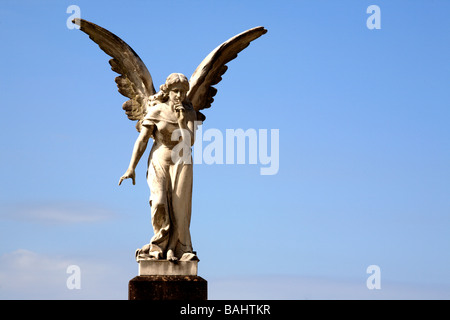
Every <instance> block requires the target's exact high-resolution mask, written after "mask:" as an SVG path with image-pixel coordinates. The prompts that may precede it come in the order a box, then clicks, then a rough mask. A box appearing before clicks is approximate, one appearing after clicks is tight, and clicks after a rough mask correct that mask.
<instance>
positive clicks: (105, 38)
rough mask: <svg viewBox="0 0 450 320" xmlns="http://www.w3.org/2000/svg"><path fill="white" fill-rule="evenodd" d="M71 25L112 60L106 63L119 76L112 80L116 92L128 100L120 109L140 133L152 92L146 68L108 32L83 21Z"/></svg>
mask: <svg viewBox="0 0 450 320" xmlns="http://www.w3.org/2000/svg"><path fill="white" fill-rule="evenodd" d="M73 23H75V24H77V25H79V26H80V30H81V31H83V32H85V33H87V34H88V35H89V38H90V39H91V40H92V41H94V42H95V43H97V44H98V46H99V47H100V49H102V50H103V51H104V52H105V53H106V54H107V55H109V56H111V57H112V59H111V60H109V64H110V65H111V69H112V70H113V71H114V72H117V73H118V74H120V76H118V77H116V78H115V81H116V83H117V87H118V88H119V92H120V93H121V94H122V95H124V96H125V97H128V98H130V100H127V101H125V102H124V104H123V105H122V108H123V109H124V110H125V113H126V115H127V116H128V119H130V120H133V121H138V122H137V124H136V129H137V130H138V131H140V128H141V123H142V120H143V118H144V116H145V113H146V111H147V105H148V100H149V98H150V96H151V95H153V94H155V93H156V91H155V88H154V86H153V80H152V77H151V75H150V72H149V71H148V69H147V67H146V66H145V64H144V63H143V62H142V60H141V58H139V56H138V55H137V54H136V52H134V50H133V49H132V48H131V47H130V46H129V45H128V44H126V43H125V41H123V40H122V39H120V38H119V37H118V36H116V35H115V34H113V33H111V32H110V31H108V30H106V29H104V28H102V27H100V26H98V25H96V24H95V23H92V22H89V21H86V20H83V19H78V18H77V19H74V20H73Z"/></svg>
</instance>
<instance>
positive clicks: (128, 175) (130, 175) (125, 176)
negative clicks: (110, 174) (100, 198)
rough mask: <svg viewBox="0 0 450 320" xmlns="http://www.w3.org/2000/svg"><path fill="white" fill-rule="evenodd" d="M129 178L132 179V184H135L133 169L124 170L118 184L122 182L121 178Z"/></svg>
mask: <svg viewBox="0 0 450 320" xmlns="http://www.w3.org/2000/svg"><path fill="white" fill-rule="evenodd" d="M129 178H131V179H133V185H135V184H136V180H135V179H136V173H135V172H134V170H133V169H128V170H127V172H125V174H124V175H123V176H122V177H120V180H119V186H120V184H121V183H122V181H123V180H125V179H129Z"/></svg>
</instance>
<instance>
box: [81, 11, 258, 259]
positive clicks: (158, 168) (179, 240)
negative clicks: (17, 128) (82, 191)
mask: <svg viewBox="0 0 450 320" xmlns="http://www.w3.org/2000/svg"><path fill="white" fill-rule="evenodd" d="M73 23H75V24H77V25H79V26H80V29H81V30H82V31H83V32H85V33H87V34H88V35H89V38H91V40H93V41H94V42H95V43H97V44H98V45H99V47H100V49H102V50H103V51H104V52H105V53H106V54H108V55H109V56H111V57H112V59H111V60H109V63H110V65H111V69H112V70H113V71H114V72H117V73H118V74H120V76H118V77H116V78H115V82H116V83H117V86H118V88H119V92H120V93H121V94H122V95H124V96H125V97H128V98H129V100H128V101H126V102H125V103H124V104H123V105H122V108H123V109H124V110H125V113H126V115H127V116H128V119H130V120H133V121H137V124H136V129H137V131H138V132H139V136H138V138H137V140H136V142H135V144H134V148H133V153H132V155H131V160H130V164H129V167H128V169H127V170H126V172H125V173H124V175H123V176H122V177H121V178H120V180H119V185H120V184H121V183H122V181H123V180H125V179H132V182H133V185H134V184H135V178H136V177H135V168H136V166H137V164H138V162H139V160H140V158H141V156H142V155H143V153H144V152H145V150H146V148H147V144H148V141H149V140H150V138H152V139H153V141H154V142H153V146H152V148H151V151H150V155H149V159H148V168H147V182H148V185H149V187H150V208H151V221H152V226H153V231H154V235H153V237H152V238H151V240H150V243H148V244H146V245H144V246H143V247H142V248H141V249H137V250H136V259H137V260H139V259H144V260H146V259H167V260H169V261H174V262H175V261H177V260H181V261H183V260H198V258H197V256H196V253H195V252H194V251H193V248H192V242H191V235H190V231H189V227H190V221H191V202H192V182H193V162H192V158H191V155H190V151H191V147H192V146H193V144H194V141H195V131H196V129H197V125H198V124H199V123H202V122H203V121H204V120H205V116H204V115H203V114H202V113H201V112H200V111H201V110H203V109H206V108H209V107H210V106H211V103H212V102H213V101H214V99H213V97H214V96H215V94H216V93H217V89H216V88H214V87H213V85H216V84H218V83H219V82H220V81H221V80H222V75H223V74H224V73H225V71H226V70H227V66H226V64H227V63H228V62H229V61H231V60H233V59H234V58H236V57H237V55H238V53H239V52H241V51H242V50H243V49H245V48H246V47H247V46H248V45H249V44H250V42H251V41H253V40H255V39H257V38H259V37H260V36H261V35H263V34H265V33H266V32H267V30H266V29H264V28H263V27H256V28H253V29H250V30H247V31H245V32H243V33H240V34H238V35H236V36H234V37H232V38H231V39H229V40H228V41H225V42H224V43H222V44H221V45H220V46H218V47H217V48H216V49H214V50H213V51H212V52H211V53H210V54H209V55H208V56H207V57H206V58H205V59H204V60H203V61H202V62H201V63H200V65H199V66H198V67H197V69H196V70H195V71H194V73H193V74H192V76H191V78H190V79H189V80H188V79H187V78H186V77H185V76H184V75H183V74H180V73H172V74H170V75H169V76H168V77H167V79H166V81H165V83H164V84H163V85H161V86H160V88H159V89H160V91H159V92H156V91H155V88H154V86H153V80H152V77H151V76H150V73H149V71H148V70H147V68H146V66H145V64H144V63H143V62H142V60H141V59H140V58H139V56H138V55H137V54H136V53H135V52H134V50H133V49H132V48H131V47H130V46H128V45H127V44H126V43H125V42H124V41H123V40H122V39H120V38H119V37H117V36H116V35H114V34H113V33H111V32H109V31H108V30H106V29H104V28H101V27H99V26H98V25H96V24H94V23H92V22H89V21H86V20H83V19H74V20H73ZM174 137H175V138H174ZM180 143H182V144H184V146H187V148H182V149H179V148H176V147H177V146H179V144H180ZM175 149H177V152H174V151H175ZM186 150H187V151H186ZM179 151H181V152H179ZM174 153H176V154H178V153H179V154H181V153H184V154H183V155H182V156H178V157H177V156H176V157H174ZM187 153H189V154H187Z"/></svg>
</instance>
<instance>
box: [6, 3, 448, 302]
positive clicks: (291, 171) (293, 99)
mask: <svg viewBox="0 0 450 320" xmlns="http://www.w3.org/2000/svg"><path fill="white" fill-rule="evenodd" d="M70 5H77V6H78V7H79V8H80V10H81V18H83V19H86V20H89V21H92V22H94V23H96V24H98V25H100V26H102V27H104V28H106V29H108V30H110V31H111V32H113V33H115V34H116V35H117V36H119V37H121V38H122V39H123V40H124V41H126V42H127V43H128V44H129V45H130V46H131V47H132V48H133V49H134V50H135V51H136V52H137V53H138V54H139V55H140V57H141V58H142V60H143V61H144V63H145V64H146V65H147V68H148V69H149V71H150V73H151V75H152V77H153V81H154V83H155V87H159V85H161V84H162V83H163V82H164V80H165V78H166V77H167V75H169V74H170V73H172V72H181V73H184V74H186V75H187V76H188V77H190V75H191V74H192V72H193V71H194V70H195V68H196V67H197V65H198V64H199V63H200V62H201V60H202V59H203V58H204V57H205V56H206V55H207V54H208V53H209V52H210V51H211V50H213V49H214V48H215V47H216V46H217V45H219V44H220V43H222V42H223V41H225V40H227V39H228V38H230V37H232V36H234V35H236V34H238V33H240V32H242V31H244V30H247V29H249V28H252V27H255V26H264V27H265V28H267V29H268V33H267V34H265V35H264V36H262V37H261V38H259V39H257V40H256V41H254V42H253V43H252V44H251V45H250V46H249V47H248V48H246V49H245V50H244V51H243V52H242V53H241V54H240V55H239V56H238V57H237V58H236V59H235V60H233V61H232V62H230V63H229V64H228V67H229V69H228V71H227V73H226V74H225V75H224V76H223V80H222V82H220V83H219V84H218V85H217V88H218V93H217V95H216V97H215V102H214V103H213V105H212V107H211V108H210V109H208V110H206V111H205V112H204V113H205V115H206V117H207V119H206V121H205V123H204V124H203V126H202V130H203V131H202V132H203V133H206V132H210V133H211V132H216V133H217V132H220V133H222V135H223V137H224V140H225V136H226V130H227V129H232V130H237V129H243V130H250V131H254V132H257V133H260V132H263V131H264V130H267V132H268V133H269V137H270V132H271V130H274V131H276V130H278V131H277V132H278V133H279V140H277V141H275V142H274V143H273V144H270V143H269V145H268V150H269V151H270V150H272V151H273V152H275V153H276V150H277V148H276V147H278V150H279V152H278V153H277V156H278V159H279V166H278V170H277V171H276V174H273V175H261V168H263V167H267V165H264V164H263V162H262V161H261V158H259V157H258V159H257V161H256V163H249V160H248V158H247V159H246V162H245V163H244V164H237V163H236V162H235V163H234V164H217V163H216V164H206V163H202V164H195V166H194V191H193V212H192V221H191V234H192V241H193V246H194V250H196V251H197V254H198V256H199V258H200V263H199V275H200V276H201V277H203V278H205V279H206V280H207V281H208V285H209V298H210V299H266V298H268V299H360V298H361V299H380V298H381V299H383V298H386V299H435V298H437V299H449V298H450V273H449V269H450V254H449V252H450V233H449V227H450V196H449V195H450V143H449V141H450V140H449V139H450V126H449V120H450V90H449V89H450V88H449V84H450V20H449V19H448V17H449V14H450V2H448V1H437V0H436V1H381V0H376V1H312V0H309V1H253V0H252V1H250V0H248V1H237V0H232V1H206V0H192V1H138V0H130V1H95V2H94V1H75V0H73V1H72V0H70V1H68V0H64V1H61V0H58V1H56V0H54V1H22V0H14V1H12V0H2V3H1V5H0V39H1V43H2V50H0V65H1V70H2V75H3V76H2V77H1V78H0V95H1V100H0V101H1V113H2V116H1V117H0V128H1V135H0V144H1V149H0V150H1V153H0V168H1V169H2V174H1V176H2V179H1V180H2V183H1V186H0V299H127V285H128V281H129V280H130V279H131V278H133V277H134V276H136V275H137V268H138V266H137V263H136V262H135V260H134V251H135V249H136V248H138V247H141V246H142V245H143V244H145V243H148V241H149V239H150V237H151V236H152V234H153V231H152V228H151V224H150V209H149V205H148V197H149V189H148V186H147V183H146V181H145V172H146V157H147V155H148V150H147V153H146V154H145V155H144V157H143V160H142V161H141V163H139V165H138V167H137V171H136V173H137V180H136V185H134V186H133V185H132V184H131V182H130V181H129V180H126V181H125V182H124V183H123V184H122V185H121V186H120V187H119V186H118V185H117V183H118V180H119V178H120V176H121V175H122V174H123V173H124V172H125V170H126V169H127V167H128V163H129V160H130V156H131V152H132V148H133V144H134V141H135V139H136V137H137V132H136V130H135V128H134V123H133V122H131V121H129V120H128V119H127V117H126V116H125V114H124V111H123V110H122V109H121V105H122V103H123V102H124V101H126V100H127V99H126V98H125V97H123V96H122V95H120V94H119V93H118V92H117V88H116V84H115V83H114V77H115V76H116V75H117V74H115V73H114V72H113V71H111V70H110V67H109V64H108V60H109V57H108V56H107V55H106V54H105V53H104V52H103V51H101V50H100V49H99V48H98V46H97V45H96V44H95V43H94V42H92V41H91V40H90V39H89V38H88V36H87V35H86V34H84V33H83V32H81V31H80V30H77V29H69V28H68V27H67V25H66V21H67V19H69V17H70V16H71V14H72V11H70V10H69V13H67V9H68V7H69V6H70ZM370 5H377V6H378V8H379V9H380V16H379V18H380V19H379V21H378V22H379V23H380V27H381V28H380V29H369V28H368V26H367V20H368V19H369V20H370V17H371V15H372V13H367V8H368V7H369V6H370ZM370 21H372V20H370ZM208 130H210V131H208ZM211 130H212V131H211ZM258 138H260V139H259V142H261V140H262V139H261V137H258ZM201 141H202V142H203V144H202V148H204V149H205V148H207V146H208V145H209V144H210V143H211V141H208V137H205V136H202V137H201ZM223 142H224V144H225V143H226V141H223ZM225 151H226V150H225V147H224V152H225ZM247 152H248V153H250V151H249V150H247ZM269 153H270V152H269ZM274 156H275V154H274ZM224 159H225V154H224ZM274 159H275V158H274ZM224 162H225V161H224ZM71 265H75V266H78V267H79V270H80V275H81V277H80V279H81V288H80V289H72V290H71V289H69V288H68V287H67V279H68V277H69V276H70V274H69V273H67V268H68V267H69V266H71ZM371 265H376V266H378V267H379V270H380V272H381V273H380V274H379V276H380V277H379V280H380V281H381V288H380V289H373V290H369V289H368V287H367V283H366V281H367V279H368V278H369V276H371V274H369V273H367V271H366V270H367V268H368V267H369V266H371Z"/></svg>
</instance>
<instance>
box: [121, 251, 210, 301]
mask: <svg viewBox="0 0 450 320" xmlns="http://www.w3.org/2000/svg"><path fill="white" fill-rule="evenodd" d="M137 262H138V264H139V272H138V276H137V277H134V278H133V279H131V280H130V282H129V283H128V300H191V301H192V300H207V299H208V293H207V281H206V280H205V279H203V278H201V277H199V276H197V271H198V261H177V262H170V261H167V260H150V259H137Z"/></svg>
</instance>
